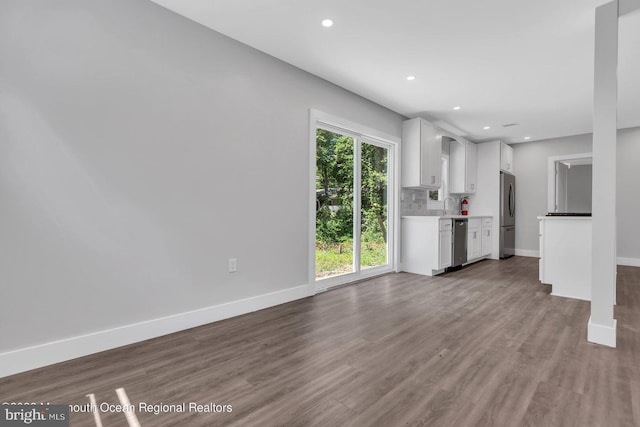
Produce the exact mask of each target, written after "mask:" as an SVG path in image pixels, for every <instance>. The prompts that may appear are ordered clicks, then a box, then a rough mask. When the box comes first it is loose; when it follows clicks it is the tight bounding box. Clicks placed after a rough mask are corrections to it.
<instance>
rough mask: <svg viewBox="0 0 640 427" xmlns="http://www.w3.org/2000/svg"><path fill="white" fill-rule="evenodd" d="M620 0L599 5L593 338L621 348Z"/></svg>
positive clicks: (590, 336)
mask: <svg viewBox="0 0 640 427" xmlns="http://www.w3.org/2000/svg"><path fill="white" fill-rule="evenodd" d="M618 9H619V4H618V0H614V1H612V2H610V3H606V4H604V5H602V6H599V7H597V8H596V22H595V67H594V100H593V101H594V105H593V200H597V203H593V208H592V215H593V217H592V226H593V241H592V259H591V269H592V274H591V277H592V282H591V317H590V318H589V324H588V328H587V329H588V333H587V340H588V341H590V342H593V343H596V344H602V345H606V346H609V347H615V346H616V326H617V325H616V320H615V319H614V318H613V315H614V313H613V306H614V303H615V292H616V266H617V265H616V223H617V217H616V169H617V166H616V151H617V143H616V140H617V103H618V100H617V95H618V93H617V91H618V78H617V68H618Z"/></svg>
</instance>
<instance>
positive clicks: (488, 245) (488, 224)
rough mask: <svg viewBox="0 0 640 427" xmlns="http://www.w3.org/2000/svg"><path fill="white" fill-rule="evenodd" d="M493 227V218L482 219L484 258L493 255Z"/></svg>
mask: <svg viewBox="0 0 640 427" xmlns="http://www.w3.org/2000/svg"><path fill="white" fill-rule="evenodd" d="M492 226H493V220H492V219H491V218H483V219H482V256H489V255H491V250H492V248H493V236H492V235H491V233H492V230H491V228H492Z"/></svg>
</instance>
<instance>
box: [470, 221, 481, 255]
mask: <svg viewBox="0 0 640 427" xmlns="http://www.w3.org/2000/svg"><path fill="white" fill-rule="evenodd" d="M481 256H482V219H481V218H469V222H468V226H467V261H471V260H474V259H476V258H480V257H481Z"/></svg>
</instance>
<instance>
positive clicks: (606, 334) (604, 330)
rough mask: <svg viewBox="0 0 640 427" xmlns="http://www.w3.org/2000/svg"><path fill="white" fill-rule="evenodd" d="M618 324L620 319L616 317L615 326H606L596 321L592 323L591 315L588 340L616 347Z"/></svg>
mask: <svg viewBox="0 0 640 427" xmlns="http://www.w3.org/2000/svg"><path fill="white" fill-rule="evenodd" d="M617 326H618V321H617V320H616V319H613V326H604V325H598V324H596V323H591V317H589V326H588V327H587V341H589V342H592V343H595V344H601V345H606V346H608V347H614V348H615V346H616V327H617Z"/></svg>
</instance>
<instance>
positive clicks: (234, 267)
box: [229, 258, 238, 273]
mask: <svg viewBox="0 0 640 427" xmlns="http://www.w3.org/2000/svg"><path fill="white" fill-rule="evenodd" d="M236 271H238V260H237V259H236V258H229V273H235V272H236Z"/></svg>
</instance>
